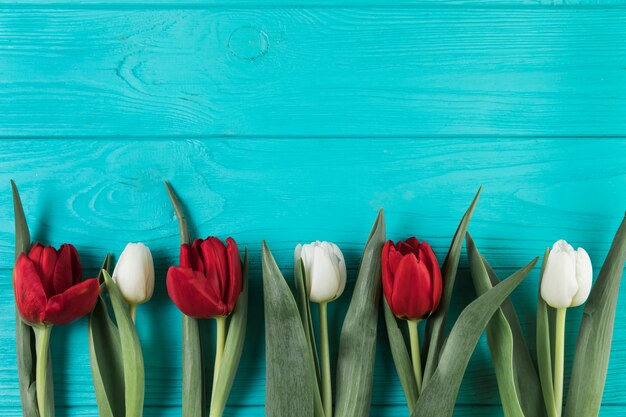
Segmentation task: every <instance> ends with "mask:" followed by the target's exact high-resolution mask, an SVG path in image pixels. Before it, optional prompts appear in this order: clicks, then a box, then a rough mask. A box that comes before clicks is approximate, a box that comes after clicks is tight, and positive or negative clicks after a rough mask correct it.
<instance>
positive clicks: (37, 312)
mask: <svg viewBox="0 0 626 417" xmlns="http://www.w3.org/2000/svg"><path fill="white" fill-rule="evenodd" d="M13 285H14V292H15V304H16V305H17V309H18V310H19V312H20V314H21V315H22V318H23V319H24V320H26V321H27V322H28V323H33V324H34V323H41V322H42V321H43V318H44V310H45V308H46V293H45V291H44V289H43V285H42V284H41V279H40V277H39V275H38V274H37V270H36V268H35V264H34V263H33V261H32V260H31V259H29V258H28V257H27V256H26V255H24V254H20V256H19V257H18V258H17V262H16V263H15V270H14V272H13Z"/></svg>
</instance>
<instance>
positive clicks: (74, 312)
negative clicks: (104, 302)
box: [44, 278, 100, 325]
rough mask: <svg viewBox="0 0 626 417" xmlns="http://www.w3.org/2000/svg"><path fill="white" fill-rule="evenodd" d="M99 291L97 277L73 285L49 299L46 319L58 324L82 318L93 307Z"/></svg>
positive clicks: (47, 321)
mask: <svg viewBox="0 0 626 417" xmlns="http://www.w3.org/2000/svg"><path fill="white" fill-rule="evenodd" d="M99 293H100V284H99V283H98V280H97V279H96V278H91V279H87V280H85V281H83V282H81V283H79V284H77V285H73V286H71V287H70V288H69V289H68V290H67V291H65V292H63V293H62V294H57V295H55V296H54V297H52V298H51V299H49V300H48V305H46V313H45V319H44V321H45V322H46V323H50V324H57V325H58V324H66V323H70V322H72V321H74V320H77V319H79V318H81V317H82V316H84V315H85V314H87V313H89V312H90V311H91V310H92V309H93V307H94V305H95V304H96V300H97V299H98V294H99Z"/></svg>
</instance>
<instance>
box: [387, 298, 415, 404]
mask: <svg viewBox="0 0 626 417" xmlns="http://www.w3.org/2000/svg"><path fill="white" fill-rule="evenodd" d="M382 299H383V306H384V308H385V324H386V326H387V337H388V338H389V347H390V349H391V356H392V357H393V363H394V364H395V365H396V372H397V373H398V379H400V385H402V390H403V391H404V396H405V397H406V403H407V405H408V407H409V412H410V413H412V412H413V410H414V409H415V405H416V404H417V399H418V398H419V394H418V391H417V382H416V381H415V374H414V373H413V365H412V362H411V357H410V356H409V352H408V350H407V348H406V341H405V339H404V336H403V335H402V331H401V330H400V327H398V320H397V319H396V316H394V314H393V312H392V311H391V309H390V308H389V304H387V300H386V299H385V297H382Z"/></svg>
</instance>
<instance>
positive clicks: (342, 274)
mask: <svg viewBox="0 0 626 417" xmlns="http://www.w3.org/2000/svg"><path fill="white" fill-rule="evenodd" d="M333 251H334V253H335V256H336V257H337V261H338V264H339V289H338V290H337V295H336V296H335V298H339V297H340V296H341V294H343V290H344V289H345V288H346V280H347V277H348V272H347V271H346V262H345V260H344V259H343V253H341V250H339V246H337V245H335V244H334V243H333Z"/></svg>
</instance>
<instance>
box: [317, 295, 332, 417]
mask: <svg viewBox="0 0 626 417" xmlns="http://www.w3.org/2000/svg"><path fill="white" fill-rule="evenodd" d="M327 306H328V303H320V339H321V347H320V349H321V356H322V405H323V406H324V417H332V415H333V391H332V387H331V383H330V353H329V350H328V314H327V308H326V307H327Z"/></svg>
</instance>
